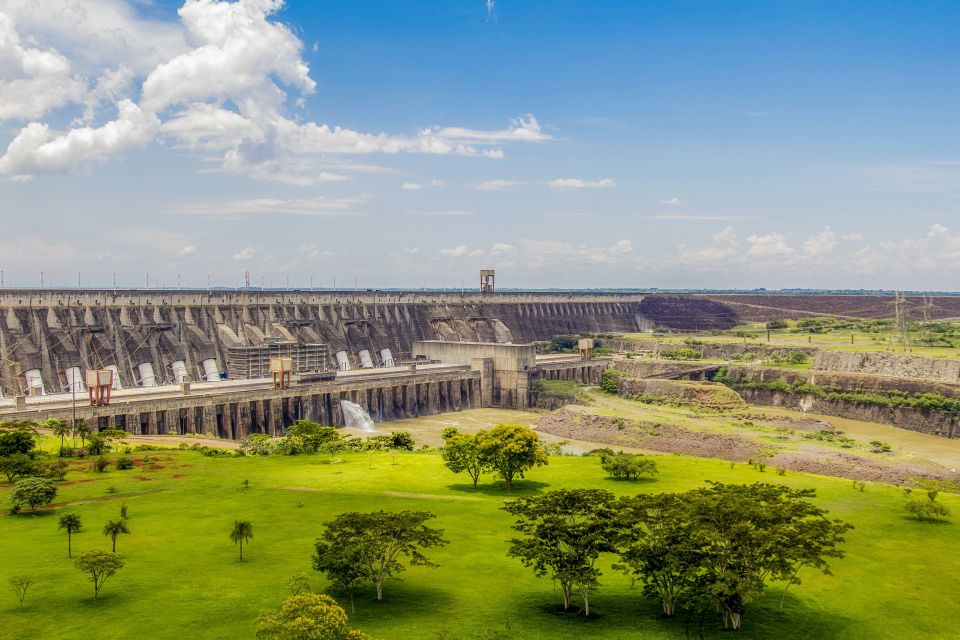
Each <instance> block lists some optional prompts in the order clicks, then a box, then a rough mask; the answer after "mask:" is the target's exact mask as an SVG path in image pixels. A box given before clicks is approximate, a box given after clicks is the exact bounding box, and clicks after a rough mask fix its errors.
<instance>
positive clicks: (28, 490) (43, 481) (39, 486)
mask: <svg viewBox="0 0 960 640" xmlns="http://www.w3.org/2000/svg"><path fill="white" fill-rule="evenodd" d="M56 497H57V488H56V487H55V486H54V484H53V482H52V481H50V480H48V479H47V478H37V477H30V478H23V479H22V480H17V483H16V484H15V485H13V491H11V492H10V502H11V503H13V508H14V510H15V511H19V510H20V507H21V505H24V504H26V505H28V506H29V507H30V510H31V511H36V510H37V507H39V506H40V505H44V504H50V503H51V502H53V499H54V498H56Z"/></svg>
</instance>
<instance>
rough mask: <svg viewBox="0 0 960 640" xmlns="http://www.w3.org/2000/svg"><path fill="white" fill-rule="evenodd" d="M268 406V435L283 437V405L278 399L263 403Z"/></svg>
mask: <svg viewBox="0 0 960 640" xmlns="http://www.w3.org/2000/svg"><path fill="white" fill-rule="evenodd" d="M264 403H265V404H268V406H269V408H268V422H269V427H268V433H269V434H270V435H272V436H279V435H283V405H282V404H281V402H280V399H279V398H273V399H272V400H266V401H264Z"/></svg>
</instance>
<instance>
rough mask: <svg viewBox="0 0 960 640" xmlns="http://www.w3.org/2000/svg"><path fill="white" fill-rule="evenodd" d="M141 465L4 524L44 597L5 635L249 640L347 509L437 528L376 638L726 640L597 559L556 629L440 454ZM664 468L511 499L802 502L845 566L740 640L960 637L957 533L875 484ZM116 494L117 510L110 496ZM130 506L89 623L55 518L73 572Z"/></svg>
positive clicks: (11, 622) (575, 465) (536, 591)
mask: <svg viewBox="0 0 960 640" xmlns="http://www.w3.org/2000/svg"><path fill="white" fill-rule="evenodd" d="M142 455H143V454H137V456H138V458H140V457H142ZM148 455H150V456H151V457H152V458H154V459H155V463H154V466H159V467H162V468H154V469H143V468H139V467H138V468H137V469H135V470H132V471H115V470H112V471H110V472H107V473H104V474H96V473H93V472H91V471H89V470H88V465H89V463H88V462H83V463H82V467H83V470H75V471H71V473H70V475H69V476H68V478H67V480H68V484H67V485H66V486H61V488H60V495H59V496H58V498H57V502H58V503H63V506H62V507H60V508H57V509H52V510H47V511H43V512H42V513H38V514H37V515H30V514H22V515H17V516H2V517H0V540H2V541H3V542H2V545H0V568H2V569H0V574H2V575H0V579H2V580H3V588H4V589H6V580H7V578H8V577H9V576H10V575H13V574H18V573H31V574H33V575H34V577H35V580H36V584H35V586H34V587H33V588H32V589H31V590H30V592H29V593H28V595H27V600H26V605H25V606H24V608H23V609H22V610H18V609H17V608H16V600H15V599H14V597H13V594H12V592H10V591H9V590H7V591H6V592H5V593H3V594H0V637H3V638H17V639H28V638H29V639H34V638H178V639H183V638H245V637H252V636H253V630H254V621H255V619H256V616H257V614H258V612H259V611H260V610H262V609H273V608H276V607H278V606H279V605H280V603H281V601H282V600H283V598H284V597H285V589H284V587H283V586H282V584H281V582H282V581H283V579H284V578H286V577H288V576H290V575H292V574H295V573H300V572H305V573H308V574H311V583H312V586H313V587H314V588H315V589H317V590H322V589H324V588H325V587H326V584H325V581H324V579H323V578H322V577H321V576H320V575H318V574H315V573H314V572H312V571H311V564H310V555H311V552H312V542H313V540H314V539H315V537H316V536H317V534H318V533H319V532H320V528H321V523H322V522H324V521H325V520H327V519H329V518H330V517H331V516H333V515H334V514H337V513H340V512H343V511H349V510H374V509H395V510H400V509H415V510H429V511H432V512H434V513H436V514H437V516H438V518H437V520H436V521H435V524H436V526H439V527H442V528H443V529H445V530H446V535H447V537H448V538H449V539H450V541H451V543H450V545H449V546H448V547H446V548H443V549H441V550H438V551H434V552H433V553H431V554H430V556H431V557H432V558H433V559H434V560H435V561H437V562H438V563H439V564H440V567H439V568H438V569H425V568H412V569H411V570H409V571H408V572H407V573H406V574H404V576H403V581H402V582H392V583H390V584H389V585H388V587H387V590H386V592H385V601H384V602H383V603H381V604H377V603H376V602H375V601H374V599H373V595H372V592H371V591H370V590H365V591H364V592H363V593H362V594H361V595H360V597H359V598H358V600H357V612H356V615H354V616H352V618H351V619H352V623H353V624H354V625H355V626H357V627H359V628H361V629H362V630H364V631H366V632H368V633H370V634H371V635H372V636H373V637H375V638H398V639H400V638H403V639H431V640H432V639H435V638H453V639H467V638H493V637H496V638H517V639H528V638H529V639H535V638H561V637H569V638H623V639H626V638H631V639H633V638H664V639H666V638H678V639H679V638H687V637H706V638H711V637H721V636H725V635H726V634H724V633H723V632H722V631H720V630H719V621H718V619H717V617H716V616H715V615H713V614H712V612H707V613H706V614H704V615H700V616H698V615H690V614H687V615H683V616H681V617H680V618H679V619H676V620H669V621H668V620H663V619H661V618H660V617H659V616H658V605H657V604H656V603H653V602H648V601H645V600H644V599H642V597H641V596H640V595H639V593H638V591H636V590H634V589H631V588H630V584H629V581H628V580H627V579H626V578H625V577H623V576H621V575H620V574H617V573H615V572H614V571H612V570H610V569H608V568H606V567H608V566H609V564H610V562H609V561H605V562H604V563H603V566H604V567H605V568H604V576H603V577H602V583H603V586H602V588H601V589H600V590H599V592H598V593H597V594H596V595H595V596H594V598H593V602H594V606H595V612H596V614H597V615H596V617H594V618H593V619H590V620H585V619H583V618H581V617H577V616H571V615H561V614H559V613H558V612H557V611H556V605H557V603H558V600H559V595H558V593H557V591H556V589H555V588H554V586H553V585H552V583H551V582H550V581H549V580H548V579H538V578H535V577H534V576H533V574H532V572H531V571H530V570H528V569H525V568H523V567H522V566H521V565H520V564H519V562H517V561H516V560H514V559H510V558H507V557H506V556H505V551H506V548H507V544H506V540H507V539H508V538H509V537H510V536H511V531H510V528H509V525H510V518H509V516H508V515H507V514H506V513H504V512H503V511H501V510H500V509H499V507H500V505H501V504H502V503H503V501H504V500H505V499H507V497H508V496H506V495H505V494H504V493H503V490H502V489H501V488H500V487H499V485H498V484H496V483H494V481H493V479H492V478H489V477H488V478H487V479H486V480H485V481H484V486H482V487H481V489H480V490H478V491H473V490H472V489H470V485H469V481H468V480H467V479H466V478H465V477H458V476H454V475H453V474H451V473H450V472H448V471H447V470H446V469H445V468H444V467H443V465H442V463H441V461H440V459H439V456H437V455H436V454H401V455H398V456H397V457H396V464H393V458H392V457H391V456H390V455H389V454H374V455H370V454H350V455H345V456H343V463H342V464H330V463H329V461H328V459H327V458H325V457H321V456H300V457H268V458H252V457H247V458H207V457H203V456H202V455H200V454H199V453H197V452H194V451H176V450H171V451H169V452H150V453H149V454H148ZM76 464H77V465H80V464H81V463H79V462H78V463H76ZM658 464H659V467H660V469H661V474H660V476H659V478H658V479H657V480H656V481H654V482H641V483H627V482H621V481H614V480H610V479H608V478H606V477H605V475H604V473H603V472H602V471H601V469H600V467H599V462H598V460H597V459H595V458H579V457H557V458H553V459H552V460H551V463H550V465H549V466H548V467H545V468H541V469H535V470H533V471H532V472H531V473H529V474H528V478H527V479H526V480H525V481H522V482H520V483H519V485H518V488H517V490H516V491H515V495H529V494H534V493H538V492H543V491H546V490H549V489H555V488H561V487H602V488H606V489H609V490H611V491H613V492H615V493H617V494H623V493H630V492H638V491H676V490H685V489H689V488H693V487H698V486H702V484H703V481H704V480H705V479H713V480H719V481H725V482H753V481H757V480H765V481H769V482H782V483H784V484H787V485H790V486H798V487H814V488H816V489H817V491H818V493H819V498H818V500H819V501H820V502H821V503H822V504H823V505H824V506H825V507H827V508H829V509H830V510H831V511H832V512H833V513H834V514H835V515H836V516H838V517H841V518H844V519H846V520H848V521H850V522H852V523H853V524H855V525H856V530H855V531H853V532H852V533H851V534H850V535H849V537H848V544H847V546H846V549H847V551H848V557H847V558H846V559H844V560H840V561H836V562H835V564H834V574H835V575H834V576H832V577H830V576H822V575H819V574H814V573H807V574H806V575H803V574H801V577H802V578H803V584H802V585H801V586H800V587H799V588H795V589H796V591H795V592H793V593H792V595H788V597H787V605H786V610H785V612H784V613H783V614H780V613H777V611H776V604H777V600H778V598H779V593H777V592H776V591H775V590H770V591H769V592H768V594H767V595H766V596H764V598H762V599H761V600H760V601H758V602H755V603H753V604H752V605H751V606H750V608H749V610H748V612H747V615H746V617H745V619H744V630H743V631H742V632H740V633H738V634H737V635H738V636H739V637H742V638H782V639H790V638H803V639H804V640H808V639H811V638H871V639H874V638H951V637H960V601H958V598H957V596H956V594H957V593H958V586H960V554H958V552H957V549H958V543H960V525H958V524H955V523H948V524H922V523H918V522H914V521H911V520H908V519H906V518H905V517H904V513H903V510H902V507H903V503H904V501H905V498H904V497H903V496H902V495H901V494H900V492H899V490H897V489H896V488H895V487H889V486H883V485H868V486H867V488H866V491H863V492H861V491H858V490H856V489H855V488H854V487H853V486H852V483H851V482H849V481H846V480H838V479H831V478H824V477H818V476H809V475H802V474H796V473H791V474H788V475H787V476H785V477H779V476H775V475H774V474H772V473H763V474H761V473H759V472H757V471H755V470H753V469H752V468H750V467H749V466H747V465H745V464H740V465H736V467H735V468H733V469H731V466H730V464H729V463H726V462H721V461H717V460H705V459H697V458H687V457H682V456H662V457H660V458H659V459H658ZM244 480H249V483H250V485H249V488H244V487H243V486H242V483H243V481H244ZM110 487H113V488H114V490H115V492H113V493H110V492H108V488H110ZM3 492H4V493H6V491H5V490H3ZM941 500H943V501H944V503H945V504H947V505H948V506H949V507H950V508H951V509H952V510H953V511H954V512H955V513H956V512H957V511H958V510H960V499H957V498H956V497H955V496H944V497H942V498H941ZM124 503H125V504H126V505H127V506H128V509H129V517H130V528H131V530H132V534H131V535H127V536H122V537H121V538H120V539H119V541H118V551H119V552H121V553H122V554H123V555H124V557H125V558H126V561H127V566H126V567H125V568H124V569H122V570H121V571H120V572H119V573H118V574H117V575H116V576H114V577H113V578H111V579H110V581H108V582H107V585H106V587H105V589H104V591H103V593H102V596H101V600H100V601H99V602H98V603H97V604H95V605H94V604H92V602H91V594H92V588H91V586H90V584H89V582H87V580H86V578H85V577H84V576H83V575H81V574H80V573H79V572H78V571H77V570H76V569H75V568H74V567H73V566H72V563H71V561H69V560H68V559H67V557H66V542H67V541H66V535H65V534H64V533H63V532H61V531H57V517H58V515H59V514H60V513H62V512H64V511H69V512H74V513H78V514H79V515H80V516H81V517H82V519H83V523H84V527H85V530H84V531H83V532H81V533H79V534H76V535H75V537H74V553H75V554H76V552H77V551H79V550H84V549H89V548H97V547H98V548H109V540H108V539H107V538H104V537H103V536H102V535H101V534H100V529H101V527H102V526H103V524H104V523H105V522H106V521H107V520H108V519H115V518H116V517H117V516H118V512H119V509H120V505H121V504H124ZM237 518H241V519H248V520H251V521H252V522H253V525H254V533H255V538H254V540H253V541H252V542H251V543H250V545H249V546H248V547H246V548H245V553H244V556H245V561H244V562H243V563H240V562H239V561H238V557H237V555H238V554H237V549H236V547H235V546H234V545H233V544H231V543H230V541H229V538H228V534H229V532H230V528H231V525H232V522H233V520H234V519H237ZM610 560H611V561H612V558H611V559H610ZM791 591H793V590H791ZM443 630H445V631H443ZM444 633H445V634H446V635H444Z"/></svg>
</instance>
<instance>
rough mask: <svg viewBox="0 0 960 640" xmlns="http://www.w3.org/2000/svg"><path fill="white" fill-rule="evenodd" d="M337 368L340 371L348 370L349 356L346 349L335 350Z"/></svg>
mask: <svg viewBox="0 0 960 640" xmlns="http://www.w3.org/2000/svg"><path fill="white" fill-rule="evenodd" d="M336 356H337V369H339V370H340V371H350V358H349V357H347V352H346V351H337V354H336Z"/></svg>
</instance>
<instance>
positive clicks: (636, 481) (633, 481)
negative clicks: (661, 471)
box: [604, 476, 658, 486]
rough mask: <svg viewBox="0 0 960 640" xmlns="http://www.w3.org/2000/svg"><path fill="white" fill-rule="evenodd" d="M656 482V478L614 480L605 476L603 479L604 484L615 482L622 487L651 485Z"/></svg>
mask: <svg viewBox="0 0 960 640" xmlns="http://www.w3.org/2000/svg"><path fill="white" fill-rule="evenodd" d="M657 480H658V478H646V477H644V478H614V477H613V476H607V477H605V478H604V481H605V482H617V483H620V484H624V485H628V486H629V485H631V484H637V485H643V484H653V483H655V482H656V481H657Z"/></svg>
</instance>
